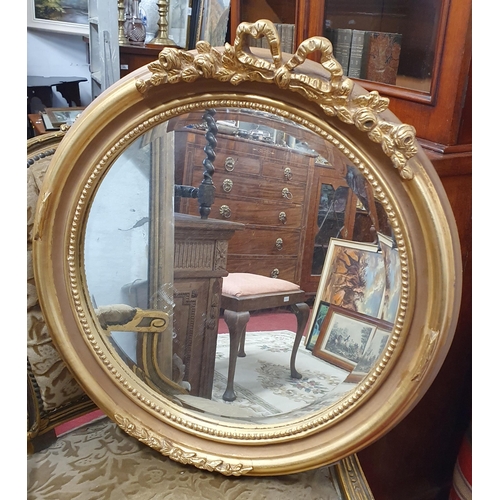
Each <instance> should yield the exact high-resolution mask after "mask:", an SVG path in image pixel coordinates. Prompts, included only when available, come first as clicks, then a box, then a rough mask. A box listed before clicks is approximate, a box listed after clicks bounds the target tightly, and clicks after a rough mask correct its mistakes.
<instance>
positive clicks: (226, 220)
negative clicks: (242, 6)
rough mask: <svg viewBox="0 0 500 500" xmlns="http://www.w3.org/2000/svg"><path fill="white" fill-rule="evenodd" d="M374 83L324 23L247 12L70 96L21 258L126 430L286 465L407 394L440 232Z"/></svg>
mask: <svg viewBox="0 0 500 500" xmlns="http://www.w3.org/2000/svg"><path fill="white" fill-rule="evenodd" d="M250 36H254V37H261V36H266V37H267V39H268V42H269V45H270V47H271V48H270V50H264V49H255V48H252V49H250V48H249V47H248V37H250ZM314 53H317V54H318V55H319V57H318V59H320V61H321V62H320V63H316V62H313V61H312V60H311V58H310V57H309V56H310V55H311V54H314ZM388 104H389V103H388V100H387V99H386V98H382V97H381V96H380V95H379V94H378V93H377V92H370V93H368V92H367V91H365V90H364V89H363V88H361V87H359V86H357V85H356V84H354V83H353V82H352V81H351V80H349V79H347V78H345V77H344V76H343V74H342V70H341V67H340V65H339V64H338V63H337V61H336V60H335V59H334V58H333V56H332V47H331V44H330V42H329V41H328V40H326V39H324V38H321V37H315V38H312V39H309V40H307V41H305V42H304V43H302V44H301V45H300V46H299V48H298V50H297V52H296V53H295V54H293V55H290V54H282V53H281V49H280V46H279V40H278V37H277V34H276V31H275V29H274V27H273V25H272V23H270V22H267V21H259V22H257V23H253V24H249V23H242V24H241V25H240V26H239V28H238V31H237V36H236V39H235V41H234V45H229V44H226V46H225V47H219V48H213V47H211V46H210V45H209V44H207V43H206V42H199V43H198V45H197V50H196V51H192V52H184V51H181V50H178V49H174V48H166V49H164V50H163V51H162V52H161V53H160V55H159V59H158V61H156V62H154V63H152V64H150V65H148V66H147V67H146V66H145V67H143V68H141V69H139V70H137V71H135V72H133V73H132V74H130V75H128V76H126V77H125V78H123V79H121V80H120V81H118V82H117V83H116V84H115V85H114V86H112V87H111V88H109V89H108V90H107V91H105V92H104V93H103V94H102V95H101V96H99V97H98V98H97V99H96V100H95V101H94V102H93V103H92V104H91V105H90V106H88V108H86V109H85V110H84V112H83V113H82V114H81V116H80V117H79V118H78V119H77V120H76V122H75V124H74V125H73V126H72V127H71V129H70V130H69V131H68V132H67V134H66V136H65V137H64V139H63V140H62V141H61V143H60V145H59V147H58V148H57V151H56V153H55V155H54V157H53V160H52V162H51V164H50V167H49V170H48V172H47V174H46V177H45V180H44V184H43V186H42V192H41V194H40V197H39V205H38V209H37V219H36V224H35V236H34V243H33V245H34V264H35V275H36V282H37V289H38V291H39V295H40V302H41V305H42V309H43V312H44V315H45V317H46V320H47V323H48V324H49V325H50V328H51V331H52V334H53V337H54V342H55V343H56V344H57V347H58V349H59V351H60V353H61V355H62V357H63V358H64V360H65V361H66V362H67V364H68V366H69V367H70V369H71V370H72V372H73V373H74V375H75V377H76V378H77V379H78V381H79V382H80V384H81V385H82V387H83V388H84V389H85V391H86V392H87V393H88V394H89V395H90V397H91V398H92V399H93V400H94V401H95V402H96V403H97V404H98V405H99V406H100V407H101V408H102V409H103V410H104V411H105V412H106V414H107V415H109V417H110V418H112V419H113V420H114V421H116V422H117V423H118V425H119V426H120V427H121V428H122V429H123V430H124V431H126V432H127V433H128V434H130V435H131V436H134V437H136V438H137V439H139V440H140V441H142V442H144V443H146V444H147V445H149V446H150V447H152V448H154V449H156V450H157V451H158V452H159V453H162V454H163V455H166V456H169V457H170V458H171V459H173V460H176V461H180V462H182V463H188V464H192V465H194V466H196V467H199V468H201V469H206V470H209V471H217V472H220V473H223V474H227V475H242V474H248V475H277V474H288V473H294V472H299V471H304V470H308V469H312V468H315V467H320V466H323V465H326V464H330V463H333V462H335V461H338V460H340V459H342V458H344V457H347V456H348V455H350V454H352V453H354V452H356V451H358V450H359V449H361V448H363V447H365V446H367V445H368V444H370V443H372V442H373V441H375V440H376V439H377V438H379V437H380V436H381V435H382V434H384V433H386V432H387V431H388V430H389V429H391V428H392V427H393V426H394V425H396V423H398V422H399V421H400V420H401V419H402V418H403V417H404V416H405V415H406V414H407V413H408V412H409V411H410V410H411V408H412V407H413V406H414V405H415V404H416V403H417V401H418V400H419V399H420V398H421V397H422V395H423V394H424V393H425V391H426V390H427V388H428V387H429V385H430V383H431V382H432V380H433V379H434V377H435V375H436V374H437V372H438V370H439V368H440V366H441V364H442V362H443V360H444V357H445V356H446V353H447V350H448V348H449V345H450V343H451V339H452V337H453V333H454V327H455V322H456V317H457V311H458V305H459V304H458V302H459V297H460V287H461V275H460V257H459V248H458V238H457V234H456V229H455V226H454V221H453V217H452V214H451V210H450V207H449V205H448V201H447V199H446V196H445V194H444V191H443V188H442V186H441V184H440V182H439V179H438V177H437V175H436V173H435V171H434V169H433V167H432V165H431V164H430V162H429V160H428V159H427V157H426V156H425V154H424V153H423V151H422V149H421V148H420V146H419V145H418V142H417V140H416V138H415V130H414V129H413V127H412V126H410V125H406V124H402V123H401V122H400V121H399V120H398V119H397V118H396V117H395V116H394V115H393V114H392V113H391V112H390V111H388ZM249 288H250V291H248V289H249Z"/></svg>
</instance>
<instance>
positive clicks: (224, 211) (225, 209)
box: [219, 205, 231, 219]
mask: <svg viewBox="0 0 500 500" xmlns="http://www.w3.org/2000/svg"><path fill="white" fill-rule="evenodd" d="M219 213H220V214H221V215H222V217H224V219H229V218H230V217H231V209H230V208H229V207H228V206H227V205H222V206H221V207H220V210H219Z"/></svg>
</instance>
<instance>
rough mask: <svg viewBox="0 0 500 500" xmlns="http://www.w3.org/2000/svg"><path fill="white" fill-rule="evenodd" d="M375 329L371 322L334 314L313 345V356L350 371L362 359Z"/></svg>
mask: <svg viewBox="0 0 500 500" xmlns="http://www.w3.org/2000/svg"><path fill="white" fill-rule="evenodd" d="M375 329H376V325H375V324H373V322H371V321H368V320H366V321H364V320H362V319H358V318H354V317H350V316H347V315H345V314H341V313H338V312H334V313H333V314H332V316H331V319H330V322H329V324H328V328H326V329H322V332H321V334H320V335H319V337H318V340H317V341H316V343H315V345H314V349H313V355H314V356H317V357H318V358H320V359H323V360H325V361H328V362H329V363H331V364H332V365H335V366H338V367H339V368H343V369H344V370H348V371H352V370H353V369H354V367H355V366H356V365H357V364H358V363H359V361H360V360H361V359H362V357H363V354H364V352H365V348H366V346H367V344H368V341H369V340H370V338H371V337H372V335H373V333H374V331H375Z"/></svg>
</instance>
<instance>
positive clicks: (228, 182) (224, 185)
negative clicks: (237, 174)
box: [222, 179, 233, 193]
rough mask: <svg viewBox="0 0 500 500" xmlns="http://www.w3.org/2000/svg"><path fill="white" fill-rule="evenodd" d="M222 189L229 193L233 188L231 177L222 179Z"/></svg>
mask: <svg viewBox="0 0 500 500" xmlns="http://www.w3.org/2000/svg"><path fill="white" fill-rule="evenodd" d="M222 189H223V190H224V191H225V192H226V193H229V192H230V191H231V189H233V181H232V180H231V179H224V180H223V181H222Z"/></svg>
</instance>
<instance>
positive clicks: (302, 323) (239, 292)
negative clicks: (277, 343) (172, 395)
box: [221, 273, 309, 401]
mask: <svg viewBox="0 0 500 500" xmlns="http://www.w3.org/2000/svg"><path fill="white" fill-rule="evenodd" d="M304 298H305V292H304V291H303V290H301V289H300V287H299V286H298V285H296V284H294V283H291V282H290V281H285V280H281V279H276V278H267V277H266V276H260V275H258V274H250V273H229V275H228V276H226V277H225V278H223V281H222V300H221V308H222V309H224V320H225V321H226V324H227V326H228V328H229V369H228V375H227V387H226V391H225V392H224V395H223V396H222V398H223V399H224V400H225V401H234V400H235V399H236V394H235V393H234V373H235V370H236V358H237V356H240V357H244V356H245V333H246V326H247V323H248V320H249V319H250V313H251V312H252V311H261V310H263V309H273V308H277V307H287V308H289V309H290V310H291V311H292V312H293V313H294V314H295V316H296V318H297V333H296V335H295V341H294V344H293V347H292V355H291V358H290V371H291V375H292V377H293V378H301V377H302V375H301V374H300V373H299V372H298V371H297V370H296V369H295V358H296V357H297V350H298V348H299V344H300V340H301V338H302V335H303V333H304V330H305V327H306V324H307V320H308V319H309V306H308V305H307V304H306V303H305V302H304Z"/></svg>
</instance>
